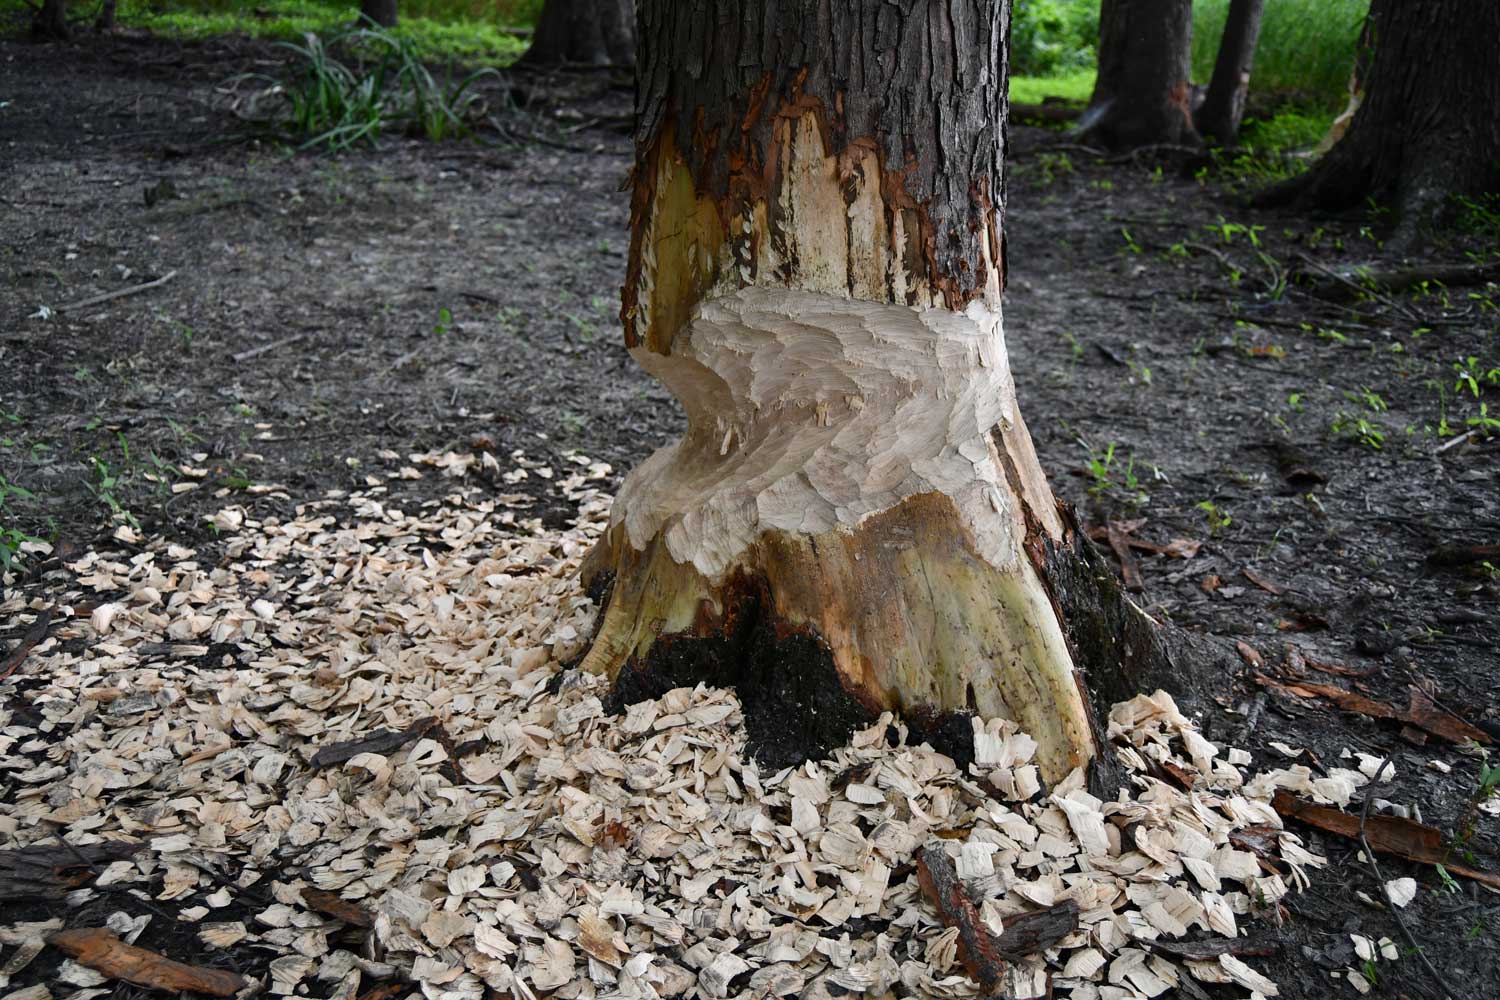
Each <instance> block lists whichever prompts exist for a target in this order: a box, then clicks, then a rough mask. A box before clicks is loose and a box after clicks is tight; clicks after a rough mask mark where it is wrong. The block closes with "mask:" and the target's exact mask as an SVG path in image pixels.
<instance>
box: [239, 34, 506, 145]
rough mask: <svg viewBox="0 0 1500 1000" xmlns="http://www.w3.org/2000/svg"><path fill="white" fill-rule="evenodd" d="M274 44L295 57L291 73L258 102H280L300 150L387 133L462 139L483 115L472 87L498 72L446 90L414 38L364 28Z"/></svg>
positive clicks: (281, 119) (281, 118)
mask: <svg viewBox="0 0 1500 1000" xmlns="http://www.w3.org/2000/svg"><path fill="white" fill-rule="evenodd" d="M277 45H278V46H279V47H280V48H283V49H286V50H288V51H290V52H292V53H293V54H294V55H295V56H296V57H297V58H296V64H295V65H296V69H295V70H294V74H295V75H294V76H292V77H291V78H289V79H288V80H285V81H280V80H274V79H273V80H270V84H271V86H270V88H269V89H268V90H267V91H266V92H265V93H264V94H263V95H261V99H262V100H263V99H265V98H268V97H269V98H271V99H279V100H280V101H281V102H282V106H281V109H280V113H279V114H278V115H277V116H276V117H275V118H274V119H273V120H274V121H275V122H276V123H277V124H278V125H280V126H281V127H284V128H285V129H287V130H288V131H289V132H290V133H291V134H292V135H294V136H295V137H297V138H299V139H301V140H303V141H302V145H301V148H303V149H307V148H310V147H313V146H324V147H327V148H329V149H333V150H340V149H347V148H349V147H350V146H353V145H356V144H358V143H360V142H367V141H373V140H374V139H376V138H378V137H379V136H380V134H381V133H382V132H383V131H385V130H386V129H388V128H399V129H402V130H404V131H406V132H407V133H408V134H412V135H419V136H422V137H423V138H426V139H430V140H432V141H435V142H440V141H443V140H445V139H452V138H457V137H459V136H463V135H467V134H468V133H469V132H470V123H471V122H472V121H473V120H474V119H475V118H476V117H477V116H478V115H479V113H480V112H481V111H482V110H483V101H482V99H481V98H480V97H479V95H478V94H476V93H474V92H473V91H472V90H471V89H470V88H471V87H472V86H473V84H474V83H475V82H476V81H478V80H479V79H480V78H481V77H483V76H485V75H487V74H493V73H494V72H495V71H494V69H492V68H489V67H485V68H482V69H479V70H475V71H474V72H472V73H470V74H468V75H467V76H464V77H462V78H461V79H459V80H457V81H455V82H453V83H450V84H448V85H446V86H445V85H444V84H442V83H440V82H439V81H438V80H437V78H436V77H434V76H433V74H432V72H431V71H430V70H428V68H427V66H426V65H425V64H424V63H423V61H422V57H421V52H420V50H419V49H418V47H417V45H416V43H415V42H414V41H413V40H412V39H411V38H409V37H406V36H402V35H399V34H396V33H393V32H390V31H386V30H383V29H381V28H378V27H375V26H374V25H372V24H369V23H368V22H366V23H364V24H363V25H361V26H358V27H353V28H344V29H343V30H340V31H335V32H334V33H332V34H331V35H329V36H328V37H327V38H325V37H323V36H321V35H319V34H317V33H314V32H308V33H307V35H306V36H304V38H303V39H302V40H301V41H300V42H278V43H277ZM335 53H337V54H335Z"/></svg>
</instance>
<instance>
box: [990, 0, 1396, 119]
mask: <svg viewBox="0 0 1500 1000" xmlns="http://www.w3.org/2000/svg"><path fill="white" fill-rule="evenodd" d="M1369 9H1370V3H1369V0H1266V8H1265V15H1264V17H1263V18H1262V20H1261V32H1260V44H1259V46H1258V47H1257V49H1256V54H1255V69H1254V72H1253V73H1252V75H1251V79H1250V86H1251V88H1252V89H1253V90H1256V91H1259V92H1261V93H1266V92H1277V93H1281V94H1286V95H1288V96H1291V97H1295V98H1301V101H1300V103H1302V104H1305V105H1316V106H1324V107H1341V106H1342V105H1343V103H1344V100H1345V97H1346V93H1347V87H1348V84H1349V73H1350V71H1351V70H1352V69H1353V67H1354V46H1355V42H1356V41H1357V40H1358V38H1359V29H1360V25H1361V24H1362V23H1363V21H1364V16H1365V12H1366V11H1368V10H1369ZM1228 10H1229V0H1194V3H1193V80H1194V82H1196V83H1207V82H1208V79H1209V77H1210V76H1212V75H1213V68H1214V58H1215V57H1216V56H1217V55H1218V51H1219V37H1220V36H1221V35H1222V34H1223V32H1224V18H1225V16H1226V15H1227V13H1228ZM1098 35H1099V0H1016V4H1015V15H1014V20H1013V25H1012V40H1011V70H1012V72H1013V73H1015V74H1016V76H1014V77H1012V80H1011V99H1012V100H1015V101H1022V102H1028V103H1030V102H1033V101H1039V100H1040V99H1041V98H1042V97H1046V96H1054V95H1055V96H1062V97H1071V98H1074V99H1078V100H1087V99H1088V93H1087V90H1086V88H1085V86H1084V84H1083V81H1084V80H1085V79H1086V80H1087V81H1088V84H1087V86H1088V87H1091V86H1092V80H1093V75H1092V72H1090V70H1091V69H1092V67H1093V65H1094V59H1095V55H1094V49H1095V46H1096V44H1097V43H1098ZM1052 80H1055V81H1058V82H1056V83H1052V82H1048V81H1052Z"/></svg>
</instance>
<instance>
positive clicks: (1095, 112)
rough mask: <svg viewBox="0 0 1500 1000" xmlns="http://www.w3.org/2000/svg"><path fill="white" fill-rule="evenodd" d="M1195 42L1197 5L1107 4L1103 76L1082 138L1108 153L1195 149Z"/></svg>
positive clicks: (1119, 0) (1117, 0) (1179, 0)
mask: <svg viewBox="0 0 1500 1000" xmlns="http://www.w3.org/2000/svg"><path fill="white" fill-rule="evenodd" d="M1192 40H1193V5H1192V0H1104V2H1103V4H1102V5H1101V6H1100V9H1099V73H1098V76H1097V77H1096V78H1095V80H1094V95H1093V97H1092V98H1090V99H1089V108H1088V110H1087V111H1086V112H1085V113H1084V115H1083V117H1082V118H1080V119H1079V123H1078V134H1079V137H1080V138H1081V139H1082V140H1083V141H1086V142H1090V143H1096V144H1098V145H1102V146H1105V147H1107V148H1109V149H1136V148H1139V147H1141V146H1152V145H1192V144H1196V143H1197V141H1198V134H1197V132H1196V131H1195V130H1194V128H1193V115H1192V87H1191V85H1190V84H1189V82H1188V77H1189V69H1190V62H1191V56H1192Z"/></svg>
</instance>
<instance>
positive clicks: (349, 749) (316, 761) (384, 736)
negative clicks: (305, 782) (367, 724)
mask: <svg viewBox="0 0 1500 1000" xmlns="http://www.w3.org/2000/svg"><path fill="white" fill-rule="evenodd" d="M437 724H438V720H437V716H428V717H427V718H425V719H418V720H417V721H416V722H413V723H412V724H411V725H409V726H407V727H406V728H405V729H403V730H401V731H400V732H391V731H390V730H389V729H377V730H375V731H374V732H373V733H371V734H370V735H368V736H361V737H359V738H358V739H353V740H344V741H342V742H340V743H330V744H328V746H326V747H324V748H323V749H321V750H319V751H318V752H317V753H315V754H313V758H312V760H311V762H310V763H311V764H312V766H313V767H332V766H334V765H336V764H343V763H345V762H346V761H350V760H353V759H354V758H355V757H358V756H359V755H360V754H362V753H379V754H388V753H395V752H396V751H397V750H400V749H401V748H402V747H404V746H406V745H407V744H408V743H413V742H415V741H417V740H419V739H421V738H422V737H423V736H426V735H427V734H428V733H429V732H431V731H432V730H433V729H434V728H436V727H437Z"/></svg>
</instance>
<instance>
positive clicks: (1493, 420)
mask: <svg viewBox="0 0 1500 1000" xmlns="http://www.w3.org/2000/svg"><path fill="white" fill-rule="evenodd" d="M1464 426H1466V427H1469V428H1471V429H1472V430H1473V431H1474V432H1475V433H1477V434H1480V435H1483V436H1484V437H1491V436H1493V435H1494V434H1495V433H1497V432H1500V417H1492V416H1490V404H1488V403H1480V404H1479V414H1478V415H1477V416H1473V417H1468V418H1466V419H1465V420H1464Z"/></svg>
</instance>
